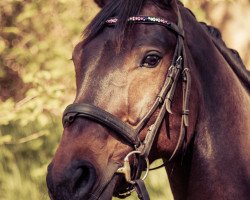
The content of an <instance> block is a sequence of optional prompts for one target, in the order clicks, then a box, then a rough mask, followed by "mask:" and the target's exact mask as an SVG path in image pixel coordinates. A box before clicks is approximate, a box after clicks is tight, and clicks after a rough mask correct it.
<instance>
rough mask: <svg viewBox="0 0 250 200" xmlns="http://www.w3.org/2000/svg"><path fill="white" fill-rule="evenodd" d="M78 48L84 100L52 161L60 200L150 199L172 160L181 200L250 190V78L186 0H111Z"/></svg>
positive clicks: (67, 120)
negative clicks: (152, 168)
mask: <svg viewBox="0 0 250 200" xmlns="http://www.w3.org/2000/svg"><path fill="white" fill-rule="evenodd" d="M96 2H97V3H98V4H99V5H100V6H102V7H103V8H102V10H101V11H100V12H99V13H98V14H97V16H96V17H95V18H94V19H93V21H92V22H91V23H90V24H89V25H88V27H87V28H86V30H85V32H84V36H85V38H84V40H83V41H81V42H80V43H79V44H77V45H76V47H75V49H74V51H73V62H74V65H75V72H76V86H77V91H76V98H75V100H74V103H73V104H71V105H69V106H68V107H67V108H66V110H65V111H64V114H63V126H64V131H63V136H62V139H61V141H60V144H59V147H58V149H57V151H56V153H55V156H54V158H53V160H52V162H51V164H50V165H49V167H48V174H47V186H48V191H49V196H50V198H51V199H53V200H69V199H70V200H97V199H102V200H108V199H111V198H112V196H117V197H120V198H125V197H127V196H129V195H130V194H131V191H132V190H133V189H135V190H136V192H137V193H138V197H139V198H140V199H144V200H147V199H149V195H148V193H147V190H146V187H145V185H144V182H143V180H144V179H145V178H146V175H147V173H148V171H149V164H150V163H151V162H153V161H154V160H156V159H159V158H161V159H163V160H164V165H163V166H164V167H165V168H166V171H167V174H168V177H169V181H170V186H171V189H172V192H173V196H174V199H176V200H185V199H192V200H196V199H197V200H203V199H212V200H222V199H227V200H230V199H232V200H235V199H248V198H249V196H250V190H249V189H250V151H249V150H250V97H249V89H250V77H249V72H248V71H247V70H246V68H245V66H244V64H243V63H242V61H241V58H240V57H239V55H238V54H237V52H236V51H235V50H231V49H228V48H227V47H226V45H225V43H224V42H223V40H222V38H221V35H220V32H219V31H218V30H217V29H216V28H214V27H212V26H208V25H206V24H204V23H199V22H197V20H196V18H195V17H194V15H193V14H192V13H191V11H190V10H188V9H187V8H185V7H184V6H183V5H182V4H181V3H180V2H178V1H177V0H136V1H135V0H109V1H105V0H102V1H98V0H96ZM142 171H145V172H146V173H145V174H144V173H143V174H142Z"/></svg>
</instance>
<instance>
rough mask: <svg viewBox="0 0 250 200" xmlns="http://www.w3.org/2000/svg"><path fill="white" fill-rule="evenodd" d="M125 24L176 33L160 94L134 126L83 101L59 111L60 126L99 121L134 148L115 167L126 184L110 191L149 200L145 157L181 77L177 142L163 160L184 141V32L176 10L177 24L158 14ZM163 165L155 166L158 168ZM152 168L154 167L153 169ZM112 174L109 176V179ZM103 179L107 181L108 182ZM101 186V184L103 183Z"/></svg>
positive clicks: (186, 75) (187, 72) (186, 93)
mask: <svg viewBox="0 0 250 200" xmlns="http://www.w3.org/2000/svg"><path fill="white" fill-rule="evenodd" d="M127 21H128V23H136V24H154V25H161V26H164V27H166V28H167V29H168V30H170V31H172V32H174V33H175V34H176V35H177V44H176V48H175V52H174V56H173V61H172V63H171V66H170V67H169V69H168V72H167V76H166V80H165V82H164V85H163V86H162V89H161V91H160V93H159V94H158V96H157V98H156V100H155V102H154V104H153V106H152V107H151V108H150V110H149V111H148V113H147V114H146V115H145V116H144V117H143V119H142V120H141V121H140V122H139V123H138V125H137V126H136V127H135V128H133V127H131V126H129V125H128V124H126V123H124V122H123V121H121V120H120V119H119V118H117V117H116V116H114V115H112V114H110V113H108V112H106V111H105V110H103V109H101V108H99V107H96V106H94V105H90V104H86V103H74V104H71V105H69V106H68V107H67V108H66V109H65V111H64V113H63V126H64V128H65V127H67V126H69V125H70V124H72V123H73V122H74V120H75V119H76V118H78V117H82V118H87V119H90V120H93V121H96V122H97V123H100V124H102V125H104V126H106V127H107V128H109V129H111V130H112V131H114V133H115V134H116V135H117V136H118V137H119V138H120V139H121V140H122V141H124V142H125V143H126V144H127V145H129V146H131V147H132V148H133V149H134V151H132V152H130V153H129V154H128V155H127V156H126V157H125V159H124V165H123V166H122V167H120V168H119V169H118V170H117V172H116V173H117V174H124V177H125V180H126V182H127V186H126V187H125V189H124V191H122V192H118V193H117V194H114V195H115V196H117V197H121V198H125V197H127V196H129V195H130V194H131V192H132V191H133V190H134V189H135V190H136V192H137V193H138V197H139V198H140V199H141V200H149V195H148V192H147V189H146V187H145V184H144V179H145V178H146V176H147V174H148V171H149V161H148V156H149V153H150V151H151V148H152V145H153V142H154V140H155V136H156V134H157V132H158V131H159V128H160V126H161V124H162V122H163V119H164V117H165V115H166V112H168V113H170V114H172V111H171V104H172V101H173V97H174V93H175V90H176V86H177V82H178V80H179V79H182V90H183V104H182V118H181V127H180V134H179V138H178V142H177V145H176V147H175V149H174V151H173V153H172V155H171V157H170V158H169V160H168V161H167V162H170V161H171V160H172V159H173V158H174V157H175V156H176V155H177V154H178V153H179V152H180V150H181V149H182V147H183V144H184V142H185V136H186V131H187V127H188V125H189V120H188V115H189V110H188V104H189V96H190V87H191V76H190V70H189V68H188V66H187V58H186V53H185V48H184V31H183V25H182V19H181V17H180V13H179V11H178V25H176V24H175V23H173V22H170V21H167V20H165V19H162V18H158V17H151V16H133V17H130V18H129V19H128V20H127ZM118 22H119V20H118V19H117V18H111V19H108V20H107V21H106V22H105V23H106V25H107V26H114V25H116V24H117V23H118ZM157 109H160V111H159V114H158V116H157V118H156V120H155V122H154V123H153V124H152V125H150V126H149V128H148V131H147V135H146V138H145V140H144V141H141V140H140V138H139V134H140V132H141V131H142V129H143V128H145V126H146V125H147V123H148V121H149V119H150V118H151V117H152V115H153V114H154V113H155V112H156V110H157ZM132 155H136V157H137V159H138V166H137V170H136V173H135V174H131V166H130V162H129V160H130V159H129V158H130V157H131V156H132ZM145 163H146V165H147V166H146V174H145V176H144V177H143V178H140V177H141V174H142V171H143V170H144V164H145ZM165 164H166V163H163V165H161V166H159V167H156V168H160V167H162V166H165ZM156 168H155V169H156ZM112 177H113V175H112V176H111V177H110V180H111V179H112ZM110 180H108V181H107V184H108V183H109V182H110ZM107 184H106V185H105V187H106V186H107Z"/></svg>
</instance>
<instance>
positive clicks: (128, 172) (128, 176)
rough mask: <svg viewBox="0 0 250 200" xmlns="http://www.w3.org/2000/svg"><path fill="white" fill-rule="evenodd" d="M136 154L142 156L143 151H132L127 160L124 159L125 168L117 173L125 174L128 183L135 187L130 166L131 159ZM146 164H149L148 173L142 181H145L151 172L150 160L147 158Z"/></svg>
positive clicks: (121, 168)
mask: <svg viewBox="0 0 250 200" xmlns="http://www.w3.org/2000/svg"><path fill="white" fill-rule="evenodd" d="M134 154H141V151H131V152H130V153H129V154H128V155H127V156H126V157H125V158H124V164H123V167H120V168H119V169H118V170H117V171H116V173H118V174H124V176H125V179H126V181H127V182H128V183H130V184H132V185H134V184H135V182H134V181H133V180H132V178H131V167H130V164H129V157H130V156H132V155H134ZM145 161H146V164H147V169H146V172H145V174H144V176H143V177H142V179H141V180H145V179H146V178H147V176H148V172H149V160H148V158H145Z"/></svg>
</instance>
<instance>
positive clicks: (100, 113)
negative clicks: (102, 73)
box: [63, 103, 140, 148]
mask: <svg viewBox="0 0 250 200" xmlns="http://www.w3.org/2000/svg"><path fill="white" fill-rule="evenodd" d="M76 117H84V118H88V119H91V120H94V121H97V122H99V123H101V124H103V125H105V126H106V127H107V128H110V129H111V130H113V131H114V132H115V133H117V134H116V135H117V136H118V137H120V138H121V139H122V140H123V141H124V142H126V143H127V144H129V145H130V146H132V147H133V148H134V146H139V145H140V140H139V138H138V137H137V135H136V134H134V132H135V130H134V129H133V128H132V127H130V126H129V125H127V124H126V123H124V122H122V121H121V120H120V119H119V118H117V117H115V116H114V115H112V114H110V113H108V112H106V111H105V110H102V109H100V108H98V107H96V106H94V105H91V104H85V103H74V104H71V105H69V106H68V107H67V108H66V109H65V111H64V114H63V126H64V127H65V126H67V125H69V124H71V123H72V122H73V121H74V120H75V119H76Z"/></svg>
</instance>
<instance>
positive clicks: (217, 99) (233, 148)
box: [168, 14, 250, 199]
mask: <svg viewBox="0 0 250 200" xmlns="http://www.w3.org/2000/svg"><path fill="white" fill-rule="evenodd" d="M185 20H189V24H190V22H192V21H194V18H192V17H191V16H190V15H188V14H187V16H185ZM194 23H195V22H194ZM195 24H196V26H195V27H192V30H190V29H191V28H189V30H187V31H186V32H187V35H186V38H187V43H188V47H189V55H190V56H191V57H192V58H191V60H192V61H191V63H192V64H193V66H195V67H193V68H192V74H193V75H194V76H195V77H194V76H193V79H195V80H194V82H196V83H195V84H196V86H198V87H199V93H200V94H199V96H200V101H199V117H198V121H197V125H196V134H195V137H194V141H193V144H192V150H191V151H189V153H188V154H187V156H186V159H184V160H182V163H181V164H180V162H181V160H178V159H177V160H176V163H175V164H171V165H170V166H169V167H168V170H170V171H168V174H169V178H170V184H171V187H172V190H173V193H174V196H175V199H246V197H247V195H248V196H249V193H250V191H249V188H250V168H249V165H250V155H249V148H250V134H249V133H250V119H249V118H250V117H249V113H250V106H249V105H250V98H249V94H248V92H247V91H246V89H245V88H244V87H243V85H242V84H241V82H240V81H239V80H238V77H237V76H236V75H235V73H234V72H233V71H232V69H231V67H230V66H229V65H228V63H227V62H226V60H225V59H224V58H223V56H222V55H221V54H220V53H219V52H218V50H217V49H216V48H215V46H214V45H213V43H212V41H211V39H210V38H209V36H208V35H207V34H206V33H205V32H204V30H203V29H202V28H201V27H200V26H199V25H198V23H197V22H196V23H195ZM193 38H195V40H196V42H194V41H193ZM197 40H199V41H197Z"/></svg>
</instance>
